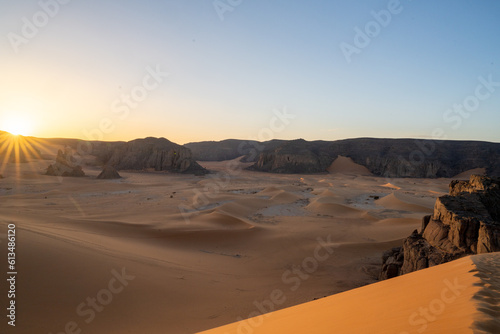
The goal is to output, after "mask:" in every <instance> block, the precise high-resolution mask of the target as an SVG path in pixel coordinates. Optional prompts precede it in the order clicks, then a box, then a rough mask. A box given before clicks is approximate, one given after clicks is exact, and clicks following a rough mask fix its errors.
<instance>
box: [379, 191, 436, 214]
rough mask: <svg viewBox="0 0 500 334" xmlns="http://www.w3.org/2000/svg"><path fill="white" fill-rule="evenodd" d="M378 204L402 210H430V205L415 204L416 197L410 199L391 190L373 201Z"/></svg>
mask: <svg viewBox="0 0 500 334" xmlns="http://www.w3.org/2000/svg"><path fill="white" fill-rule="evenodd" d="M375 202H376V203H377V204H378V205H381V206H383V207H385V208H388V209H392V210H402V211H410V212H429V213H431V212H432V206H431V207H428V206H423V205H420V204H416V202H418V200H417V199H410V198H409V197H408V196H404V195H403V194H399V193H397V192H393V193H392V194H389V195H387V196H385V197H383V198H381V199H378V200H376V201H375Z"/></svg>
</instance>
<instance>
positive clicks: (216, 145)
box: [184, 139, 286, 162]
mask: <svg viewBox="0 0 500 334" xmlns="http://www.w3.org/2000/svg"><path fill="white" fill-rule="evenodd" d="M285 142H286V141H284V140H278V139H275V140H270V141H266V142H259V141H256V140H239V139H227V140H222V141H202V142H194V143H187V144H185V145H184V146H185V147H187V148H189V149H190V150H191V152H193V158H194V159H195V160H197V161H224V160H232V159H236V158H238V157H241V156H244V157H243V159H242V161H244V162H255V161H257V160H258V158H259V155H260V153H261V152H263V151H265V150H271V149H275V148H276V147H278V146H279V145H281V144H283V143H285Z"/></svg>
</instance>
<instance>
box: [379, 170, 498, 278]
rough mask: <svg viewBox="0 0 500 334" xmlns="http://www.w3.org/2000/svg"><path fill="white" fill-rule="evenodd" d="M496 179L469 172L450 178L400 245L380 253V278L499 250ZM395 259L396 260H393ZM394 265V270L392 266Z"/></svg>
mask: <svg viewBox="0 0 500 334" xmlns="http://www.w3.org/2000/svg"><path fill="white" fill-rule="evenodd" d="M499 218H500V179H493V178H489V177H486V176H478V175H472V176H471V178H470V180H469V181H453V182H451V184H450V195H445V196H441V197H439V198H438V199H437V200H436V204H435V206H434V213H433V215H432V216H426V217H424V218H423V220H422V229H421V231H420V233H418V231H414V232H413V233H412V235H411V236H409V237H408V238H406V239H405V241H404V244H403V247H401V248H400V249H396V250H394V249H393V250H392V253H387V254H384V257H383V259H382V260H383V267H382V273H381V275H380V279H386V278H391V277H394V273H395V272H397V274H398V275H403V274H406V273H409V272H412V271H416V270H420V269H424V268H428V267H432V266H435V265H438V264H441V263H445V262H448V261H451V260H455V259H458V258H460V257H463V256H466V255H470V254H480V253H489V252H498V251H500V219H499ZM396 260H397V261H396ZM394 266H397V267H398V268H397V270H396V269H395V268H394Z"/></svg>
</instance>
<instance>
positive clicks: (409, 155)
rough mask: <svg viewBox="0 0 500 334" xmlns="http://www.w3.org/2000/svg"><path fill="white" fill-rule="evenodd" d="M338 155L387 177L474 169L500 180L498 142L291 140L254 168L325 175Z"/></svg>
mask: <svg viewBox="0 0 500 334" xmlns="http://www.w3.org/2000/svg"><path fill="white" fill-rule="evenodd" d="M339 155H341V156H344V157H349V158H351V159H352V160H353V161H354V162H355V163H357V164H360V165H362V166H365V167H366V168H368V170H369V171H370V172H371V173H373V174H374V175H377V176H384V177H419V178H436V177H453V176H455V175H458V174H459V173H462V172H465V171H467V170H471V169H474V168H485V169H486V172H487V174H488V175H493V176H500V144H498V143H487V142H471V141H445V140H440V141H433V140H417V139H377V138H358V139H346V140H337V141H332V142H327V141H311V142H309V141H305V140H302V139H299V140H292V141H288V142H285V143H282V144H280V145H279V146H278V147H276V148H271V149H269V150H265V151H263V152H262V153H261V154H260V156H259V159H258V161H257V162H256V163H255V165H253V166H252V167H251V169H254V170H259V171H264V172H276V173H311V172H325V171H326V169H327V168H328V166H330V165H331V163H332V162H333V161H334V160H335V159H336V158H337V157H338V156H339Z"/></svg>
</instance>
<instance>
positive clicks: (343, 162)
mask: <svg viewBox="0 0 500 334" xmlns="http://www.w3.org/2000/svg"><path fill="white" fill-rule="evenodd" d="M326 170H327V171H328V173H330V174H351V175H373V174H372V173H371V172H370V171H369V170H368V168H366V167H365V166H362V165H359V164H357V163H355V162H354V161H352V159H351V158H349V157H343V156H340V155H339V156H338V157H337V159H335V160H334V161H333V162H332V164H331V165H330V166H329V167H328V168H327V169H326Z"/></svg>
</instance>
